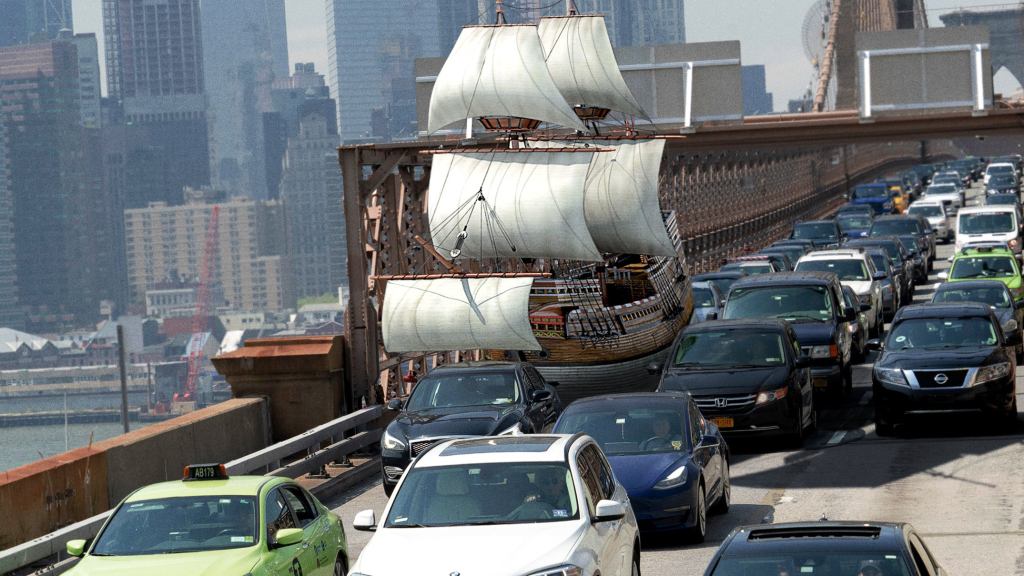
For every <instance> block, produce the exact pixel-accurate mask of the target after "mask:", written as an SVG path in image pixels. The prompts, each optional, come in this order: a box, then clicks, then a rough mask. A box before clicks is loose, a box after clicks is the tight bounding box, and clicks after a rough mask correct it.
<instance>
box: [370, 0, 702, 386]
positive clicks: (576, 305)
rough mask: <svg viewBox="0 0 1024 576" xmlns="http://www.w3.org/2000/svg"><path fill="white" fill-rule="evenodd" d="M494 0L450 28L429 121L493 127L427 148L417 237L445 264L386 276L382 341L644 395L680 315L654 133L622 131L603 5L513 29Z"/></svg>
mask: <svg viewBox="0 0 1024 576" xmlns="http://www.w3.org/2000/svg"><path fill="white" fill-rule="evenodd" d="M501 8H502V7H501V2H500V0H499V1H498V2H497V11H496V13H497V21H496V23H495V24H494V25H474V26H467V27H465V28H463V30H462V33H461V34H460V36H459V38H458V40H457V42H456V44H455V46H454V48H453V49H452V52H451V54H450V55H449V56H448V58H447V60H446V61H445V63H444V66H443V67H442V69H441V71H440V73H439V74H438V76H437V78H436V81H435V84H434V87H433V90H432V92H431V96H430V108H429V120H428V131H429V132H431V133H437V132H439V131H441V130H445V129H451V128H452V127H453V126H454V127H456V128H458V129H460V130H461V126H463V125H464V126H465V129H466V132H467V134H466V136H467V139H468V138H469V137H471V135H472V130H473V126H482V127H483V128H484V129H485V130H488V131H490V132H494V133H497V134H498V136H499V137H498V138H497V139H492V140H491V142H492V143H491V144H488V145H484V144H481V143H478V142H476V141H473V140H469V141H468V142H465V145H464V147H461V148H460V147H450V148H443V149H438V150H434V151H432V154H433V157H432V164H431V168H430V179H429V191H428V193H427V196H428V203H427V205H428V210H427V215H426V216H427V219H428V221H429V231H430V233H429V236H430V237H429V238H427V239H425V243H424V248H426V249H427V250H428V251H429V252H430V253H431V254H432V255H433V256H434V257H435V258H436V259H437V260H438V261H439V262H440V263H441V264H442V265H443V267H444V269H445V272H444V273H441V274H431V275H421V276H408V277H402V278H392V279H389V280H388V281H387V282H386V284H385V285H384V287H383V290H384V300H383V307H382V314H381V316H382V318H381V324H382V335H383V343H384V348H385V350H386V351H387V352H388V353H406V352H439V351H448V350H484V351H487V355H488V357H491V358H495V357H503V358H513V359H523V360H527V361H529V362H531V363H532V364H534V365H535V366H536V367H537V368H538V370H540V372H541V373H542V374H543V375H544V376H545V378H546V379H548V380H550V381H555V382H558V384H559V392H560V394H561V395H562V397H563V398H564V399H566V400H571V399H574V398H578V397H583V396H588V395H594V394H601V393H609V392H626V391H636V390H644V389H648V390H649V389H652V388H653V386H654V385H655V383H656V381H655V379H654V377H652V376H650V375H649V374H647V372H646V366H647V365H648V364H650V363H651V362H655V361H659V360H661V359H662V358H663V356H664V355H665V354H666V353H667V350H668V347H669V346H670V345H671V343H672V341H673V339H674V337H675V335H676V334H677V333H678V332H679V330H680V329H681V328H682V327H683V326H684V325H685V324H686V323H687V322H688V321H689V319H690V316H691V313H692V311H693V303H692V297H691V294H690V286H689V279H688V276H687V273H686V266H685V260H684V256H683V251H682V243H681V241H680V237H679V234H678V226H677V222H676V218H677V215H676V214H675V213H672V212H665V211H662V210H661V207H660V206H659V203H658V181H659V172H660V167H661V162H662V156H663V154H662V152H663V150H664V146H665V141H664V140H662V139H659V138H657V137H644V136H641V135H640V134H638V133H637V131H636V130H635V129H634V128H633V124H632V119H633V118H636V117H640V118H644V117H646V114H645V113H644V111H643V110H642V109H641V108H640V106H639V104H638V103H637V100H636V99H635V98H634V96H633V95H632V94H631V93H630V90H629V88H628V87H627V86H626V82H625V81H624V80H623V78H622V75H621V73H620V72H619V68H618V64H617V62H616V61H615V56H614V53H613V51H612V46H611V42H610V40H609V38H608V32H607V29H606V27H605V22H604V17H603V16H600V15H584V14H578V13H577V12H576V11H575V10H574V9H572V8H571V9H570V10H569V13H568V14H567V15H566V16H561V17H551V18H548V17H545V18H541V20H540V22H539V23H538V24H515V25H511V24H507V23H506V22H505V21H504V17H503V14H502V9H501ZM616 115H618V116H616ZM615 118H619V119H618V120H616V119H615ZM601 132H605V133H606V134H605V135H602V134H601ZM609 134H615V135H614V136H611V135H609Z"/></svg>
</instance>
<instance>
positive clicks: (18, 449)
mask: <svg viewBox="0 0 1024 576" xmlns="http://www.w3.org/2000/svg"><path fill="white" fill-rule="evenodd" d="M128 404H129V406H133V407H135V406H145V404H146V393H145V392H132V393H129V394H128ZM120 406H121V394H120V393H110V394H95V395H92V394H90V395H81V396H73V395H69V396H68V410H72V411H73V410H86V409H93V408H120ZM63 409H64V398H63V397H62V396H55V397H45V398H41V397H24V398H0V413H3V414H9V413H21V412H51V411H60V410H63ZM129 425H130V427H131V429H132V430H137V429H139V428H141V427H143V426H144V424H143V423H141V422H130V423H129ZM121 433H122V427H121V423H120V422H100V423H92V424H69V425H68V428H67V447H68V448H69V449H71V448H79V447H81V446H86V445H88V444H89V441H90V439H91V440H92V442H99V441H100V440H106V439H107V438H111V437H113V436H117V435H118V434H121ZM64 447H65V431H64V425H63V424H57V425H46V426H18V427H13V428H0V471H2V470H8V469H10V468H14V467H17V466H21V465H22V464H28V463H29V462H34V461H35V460H39V459H40V458H47V457H50V456H53V455H55V454H60V453H61V452H64V449H65V448H64Z"/></svg>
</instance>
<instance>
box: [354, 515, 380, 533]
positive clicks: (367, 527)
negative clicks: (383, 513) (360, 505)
mask: <svg viewBox="0 0 1024 576" xmlns="http://www.w3.org/2000/svg"><path fill="white" fill-rule="evenodd" d="M352 527H353V528H355V529H356V530H360V531H363V532H373V531H375V530H377V514H376V513H374V511H373V510H363V511H362V512H359V513H357V514H356V517H355V518H353V519H352Z"/></svg>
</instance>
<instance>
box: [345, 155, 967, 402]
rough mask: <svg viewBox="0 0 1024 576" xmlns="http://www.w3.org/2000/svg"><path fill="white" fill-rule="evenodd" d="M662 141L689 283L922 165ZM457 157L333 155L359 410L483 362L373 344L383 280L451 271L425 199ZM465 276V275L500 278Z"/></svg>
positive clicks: (667, 191)
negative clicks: (413, 378)
mask: <svg viewBox="0 0 1024 576" xmlns="http://www.w3.org/2000/svg"><path fill="white" fill-rule="evenodd" d="M665 137H666V139H667V140H668V142H667V143H666V148H665V154H664V157H663V159H662V165H661V173H660V177H659V180H660V182H659V184H660V185H659V188H660V201H661V206H662V208H663V209H665V210H674V211H675V212H676V213H677V215H678V223H679V229H680V236H681V238H682V239H683V243H684V253H685V254H686V257H687V260H688V268H689V270H688V271H689V273H699V272H702V271H706V270H711V269H714V268H716V267H717V266H718V265H719V264H721V262H722V260H724V259H727V258H730V257H733V256H736V255H739V254H742V253H745V252H749V251H751V250H754V249H757V248H758V247H760V246H763V245H765V244H767V243H769V242H771V241H773V240H775V239H778V238H780V237H782V236H783V235H784V234H785V233H786V232H787V231H788V228H789V227H790V226H791V225H792V223H793V222H794V221H796V220H800V219H808V218H815V217H819V216H822V215H824V214H826V213H828V212H830V211H831V210H833V209H834V208H835V207H836V206H837V205H838V204H839V203H841V202H842V197H841V194H842V192H843V191H844V190H845V189H846V187H847V186H848V185H849V183H850V182H851V181H853V180H857V179H859V178H863V177H869V176H873V175H874V174H877V173H879V172H880V171H881V170H885V169H888V168H891V167H893V166H894V165H896V164H900V163H902V164H908V163H912V162H916V161H918V160H919V159H920V158H921V156H922V154H923V153H924V150H923V148H922V144H921V143H920V142H917V141H910V142H903V143H898V144H893V143H861V144H856V145H845V146H830V147H818V148H812V147H803V148H799V147H793V146H792V145H791V146H790V147H789V148H785V147H781V148H780V147H772V148H770V149H752V150H741V149H739V148H738V147H730V146H729V145H728V143H725V142H722V141H720V140H719V141H716V144H715V145H714V146H715V148H717V149H718V150H717V151H716V150H714V149H709V148H707V147H703V146H700V145H697V144H696V143H695V141H694V139H693V138H692V136H691V137H690V138H689V139H688V138H687V137H680V136H677V135H676V136H665ZM453 145H456V146H457V145H458V144H457V142H454V141H444V140H438V141H421V142H415V143H403V144H383V145H359V146H350V147H342V148H340V149H339V162H340V164H341V169H342V173H343V183H344V200H343V202H344V209H345V224H346V242H347V246H348V254H349V258H348V273H349V305H348V307H347V310H346V335H347V338H346V341H347V348H346V377H347V379H348V382H347V384H348V386H349V391H350V392H349V393H350V394H351V395H352V396H351V398H352V399H353V400H354V402H355V403H354V404H353V405H355V406H358V405H359V403H360V399H365V401H366V402H367V403H375V402H381V401H383V400H385V399H387V398H390V397H393V396H395V395H401V394H403V392H407V390H406V389H405V388H406V384H407V383H405V382H403V380H402V376H403V374H402V373H401V369H402V366H403V365H407V364H406V363H408V362H413V363H414V364H415V366H416V367H417V372H419V373H420V374H421V373H422V371H423V370H426V369H427V368H429V367H432V366H435V365H437V364H439V363H445V362H447V361H458V360H460V359H465V358H475V359H479V357H480V351H453V352H449V353H444V354H405V355H391V356H389V355H387V354H385V353H384V351H383V348H382V347H381V346H380V337H379V333H378V321H379V314H380V305H381V304H382V303H383V291H384V282H383V281H381V280H380V279H379V277H382V276H385V277H387V276H401V275H421V274H435V273H443V272H446V271H447V270H446V268H445V264H446V263H445V262H443V261H441V260H440V259H437V258H435V257H433V256H432V254H431V250H430V247H429V244H428V241H429V238H430V233H429V226H428V221H427V187H428V183H429V181H430V162H431V156H432V154H431V151H433V150H436V149H437V148H438V147H439V146H453ZM495 145H497V144H496V143H493V142H492V143H489V144H478V145H477V146H478V147H481V148H483V147H493V146H495ZM945 146H948V144H946V145H944V147H941V148H940V149H936V148H934V145H933V148H932V149H930V150H929V154H931V155H933V156H934V155H936V154H940V155H949V154H951V153H952V150H951V149H950V148H947V147H945ZM460 266H461V267H462V268H463V269H464V271H465V272H467V273H476V272H493V271H495V270H496V269H498V268H495V265H488V264H483V265H481V264H480V263H473V264H472V265H470V266H467V265H465V264H462V263H460ZM499 266H500V270H501V271H505V272H537V271H538V270H536V269H533V268H530V267H529V266H528V265H526V264H524V263H522V262H519V261H511V260H510V261H505V262H502V263H501V264H500V265H499Z"/></svg>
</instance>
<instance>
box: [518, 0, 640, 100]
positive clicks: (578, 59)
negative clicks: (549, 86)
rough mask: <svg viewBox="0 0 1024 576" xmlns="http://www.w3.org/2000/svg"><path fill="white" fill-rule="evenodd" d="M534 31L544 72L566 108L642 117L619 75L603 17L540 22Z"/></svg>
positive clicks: (553, 19) (554, 19) (556, 19)
mask: <svg viewBox="0 0 1024 576" xmlns="http://www.w3.org/2000/svg"><path fill="white" fill-rule="evenodd" d="M538 30H539V33H540V41H541V44H542V45H543V46H544V59H545V60H546V61H547V64H548V70H550V71H551V77H552V78H553V79H554V81H555V85H557V86H558V90H559V91H560V92H561V93H562V96H564V97H565V100H566V102H568V103H569V105H571V106H584V105H585V106H594V107H599V108H608V109H611V110H617V111H619V112H625V113H627V114H633V115H636V116H646V114H645V113H644V111H643V109H642V108H641V107H640V104H639V103H638V102H637V101H636V98H634V97H633V93H632V92H630V91H629V88H628V87H627V86H626V81H625V80H623V78H622V73H621V72H619V65H618V62H616V60H615V53H614V52H613V51H612V43H611V40H609V38H608V29H607V28H606V27H605V23H604V16H601V15H573V16H559V17H554V18H541V19H540V27H539V29H538Z"/></svg>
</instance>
